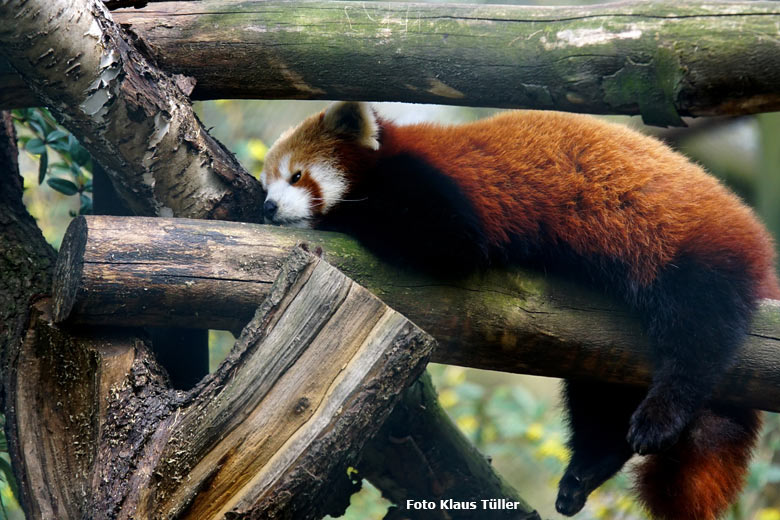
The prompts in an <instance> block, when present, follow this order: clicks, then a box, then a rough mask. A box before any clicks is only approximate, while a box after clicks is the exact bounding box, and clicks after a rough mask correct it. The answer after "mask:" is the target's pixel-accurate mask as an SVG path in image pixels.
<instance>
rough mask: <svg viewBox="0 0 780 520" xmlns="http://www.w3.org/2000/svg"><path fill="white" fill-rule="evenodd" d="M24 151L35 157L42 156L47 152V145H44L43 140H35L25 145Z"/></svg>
mask: <svg viewBox="0 0 780 520" xmlns="http://www.w3.org/2000/svg"><path fill="white" fill-rule="evenodd" d="M24 149H25V150H27V151H28V152H30V153H31V154H34V155H41V154H42V153H43V152H45V151H46V145H45V144H44V143H43V139H39V138H37V137H36V138H34V139H30V140H29V141H27V143H26V144H25V145H24Z"/></svg>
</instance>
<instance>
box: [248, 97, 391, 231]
mask: <svg viewBox="0 0 780 520" xmlns="http://www.w3.org/2000/svg"><path fill="white" fill-rule="evenodd" d="M378 134H379V124H378V123H377V119H376V115H375V114H374V112H373V110H372V109H371V107H369V106H368V105H367V104H365V103H356V102H337V103H333V104H332V105H330V106H329V107H328V108H327V109H325V110H324V111H323V112H321V113H319V114H315V115H313V116H311V117H309V118H307V119H306V120H304V121H303V122H302V123H301V124H299V125H298V126H297V127H295V128H291V129H290V130H288V131H287V132H285V133H284V134H283V135H282V136H281V137H279V139H278V140H277V141H276V143H274V145H273V146H272V147H271V149H270V150H268V154H267V155H266V158H265V167H264V168H263V173H262V174H261V175H260V181H261V182H262V184H263V188H264V189H265V191H266V194H267V195H266V199H265V205H264V211H265V220H266V223H272V224H281V225H287V226H295V227H311V225H312V223H313V222H315V221H316V219H317V218H318V217H320V216H322V215H325V214H326V213H327V212H328V211H329V210H330V209H331V208H333V206H334V205H335V204H336V203H338V202H340V201H341V200H343V198H344V195H345V194H347V193H348V190H349V188H350V183H351V180H352V179H351V172H349V171H347V170H348V167H347V166H346V163H345V161H344V160H343V159H344V158H343V156H344V155H345V153H344V152H345V150H350V149H352V150H353V151H354V150H355V149H358V150H360V151H365V152H372V151H376V150H378V149H379V140H378Z"/></svg>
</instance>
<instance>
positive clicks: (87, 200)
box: [79, 193, 92, 215]
mask: <svg viewBox="0 0 780 520" xmlns="http://www.w3.org/2000/svg"><path fill="white" fill-rule="evenodd" d="M79 199H80V200H81V207H79V215H91V214H92V197H90V196H88V195H85V194H84V193H79Z"/></svg>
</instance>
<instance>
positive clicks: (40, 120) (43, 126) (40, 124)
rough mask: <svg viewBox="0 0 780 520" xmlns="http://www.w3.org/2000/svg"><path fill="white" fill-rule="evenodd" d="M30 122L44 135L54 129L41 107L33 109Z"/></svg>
mask: <svg viewBox="0 0 780 520" xmlns="http://www.w3.org/2000/svg"><path fill="white" fill-rule="evenodd" d="M30 124H31V125H33V126H34V127H36V128H38V131H39V132H40V133H41V134H42V135H43V136H46V135H47V134H48V133H49V132H51V131H52V130H53V128H52V126H51V125H50V124H49V123H48V122H47V121H46V119H45V118H44V117H43V113H42V112H41V110H40V109H33V111H32V112H31V113H30Z"/></svg>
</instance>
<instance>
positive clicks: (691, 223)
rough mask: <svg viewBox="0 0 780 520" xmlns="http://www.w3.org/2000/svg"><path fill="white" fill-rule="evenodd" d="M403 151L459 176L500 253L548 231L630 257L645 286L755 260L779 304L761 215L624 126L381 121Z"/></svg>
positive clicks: (525, 119) (541, 115)
mask: <svg viewBox="0 0 780 520" xmlns="http://www.w3.org/2000/svg"><path fill="white" fill-rule="evenodd" d="M464 146H468V147H469V152H468V153H463V148H464ZM401 151H405V152H410V153H413V154H417V155H419V156H421V157H424V158H425V159H427V161H429V162H430V163H431V164H433V165H435V166H437V167H438V168H439V169H441V170H442V171H446V172H447V174H448V175H449V176H451V177H453V178H454V179H455V180H456V181H457V182H458V184H459V185H460V186H461V187H462V189H464V191H466V193H467V196H468V197H469V199H470V200H472V201H473V203H474V206H475V208H476V209H477V211H478V212H479V214H480V216H481V219H482V223H483V225H484V226H485V230H486V233H487V235H488V236H489V238H490V240H491V241H492V242H493V243H495V244H501V243H505V242H507V241H508V240H509V237H510V236H511V235H512V234H515V235H519V236H528V235H531V236H533V234H534V233H535V232H536V231H537V229H536V225H537V224H536V223H538V222H545V223H546V225H547V230H548V231H552V232H553V233H554V234H555V235H556V237H557V238H559V239H560V240H561V241H563V242H566V243H567V244H569V245H570V246H572V247H573V248H574V250H575V251H577V252H578V253H582V254H600V255H607V256H610V257H613V258H616V259H620V260H623V261H624V262H625V264H626V265H628V266H631V268H632V269H633V272H632V274H633V276H634V277H635V279H636V280H637V281H638V282H639V283H641V284H647V283H649V282H650V281H652V280H653V278H654V277H655V275H656V273H657V272H658V269H659V268H660V267H661V266H663V265H666V264H668V263H669V262H671V261H672V259H674V258H675V257H677V256H678V255H680V254H685V253H690V254H691V255H693V256H695V257H697V258H700V259H702V260H705V261H709V262H713V263H722V264H729V263H731V262H735V261H736V260H738V259H739V260H740V262H746V264H747V268H748V269H749V271H750V272H749V275H750V277H751V278H752V279H753V280H754V281H755V283H756V287H757V290H759V295H758V296H759V297H765V298H766V297H780V286H778V282H777V278H776V275H775V272H774V265H773V259H774V248H773V245H772V239H771V237H770V236H769V234H768V233H767V232H766V230H765V229H764V227H763V226H762V225H761V224H760V223H759V222H758V220H757V219H756V218H755V216H754V215H753V214H752V211H751V210H750V209H749V208H747V207H746V206H745V205H744V204H743V203H742V202H741V201H740V200H739V199H738V198H737V197H736V196H735V195H734V194H733V193H731V192H730V191H728V190H727V189H726V188H724V187H723V186H722V185H721V184H720V183H719V182H718V181H717V180H716V179H714V178H713V177H712V176H710V175H708V174H706V173H705V172H704V171H703V170H702V169H701V168H699V167H698V166H696V165H694V164H692V163H691V162H689V161H688V160H687V159H685V158H684V157H683V156H681V155H679V154H676V153H674V152H672V151H671V150H670V149H669V148H668V147H667V146H665V145H664V144H662V143H661V142H659V141H657V140H655V139H652V138H649V137H645V136H642V135H641V134H639V133H637V132H635V131H632V130H630V129H628V128H625V127H623V126H620V125H616V124H610V123H606V122H603V121H601V120H598V119H595V118H592V117H587V116H577V115H572V114H562V113H556V112H536V111H524V112H510V113H507V114H502V115H499V116H496V117H493V118H489V119H484V120H481V121H477V122H474V123H470V124H466V125H460V126H453V127H448V128H447V130H446V132H442V127H441V126H437V125H432V124H419V125H411V126H402V127H396V126H393V125H390V124H383V135H382V149H381V152H382V153H383V154H385V155H392V154H394V153H398V152H401ZM647 164H652V167H647V166H646V165H647ZM486 179H489V181H486ZM518 179H521V181H520V182H518ZM618 208H620V209H622V211H615V210H616V209H618ZM735 254H736V256H737V257H738V258H735ZM726 266H727V265H726Z"/></svg>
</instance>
